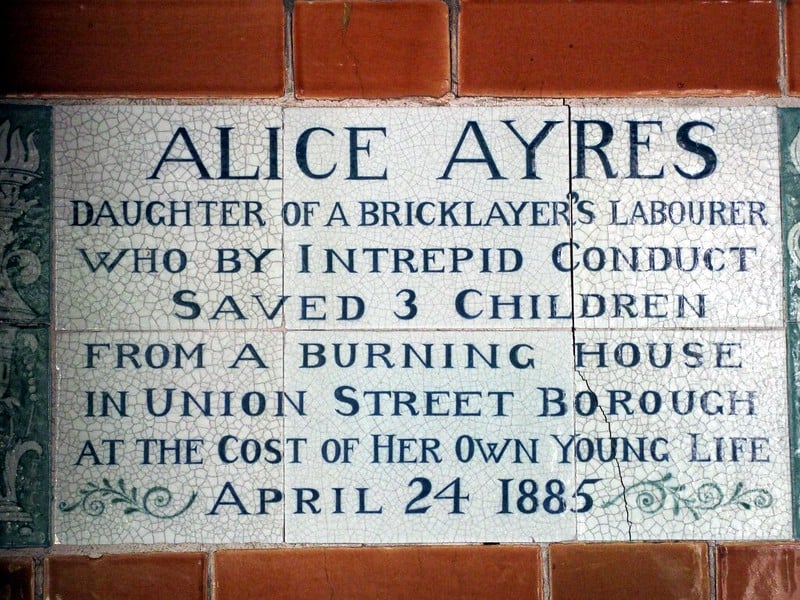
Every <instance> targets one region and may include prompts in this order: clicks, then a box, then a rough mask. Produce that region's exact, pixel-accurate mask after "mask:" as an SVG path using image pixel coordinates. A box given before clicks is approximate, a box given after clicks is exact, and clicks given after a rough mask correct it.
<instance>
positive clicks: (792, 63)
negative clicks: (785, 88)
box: [784, 0, 800, 96]
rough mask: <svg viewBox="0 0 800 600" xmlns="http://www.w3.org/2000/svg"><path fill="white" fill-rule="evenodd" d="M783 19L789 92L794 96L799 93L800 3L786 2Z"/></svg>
mask: <svg viewBox="0 0 800 600" xmlns="http://www.w3.org/2000/svg"><path fill="white" fill-rule="evenodd" d="M785 19H786V21H785V30H784V35H785V36H786V63H787V67H788V71H789V73H788V83H789V93H790V94H793V95H795V96H796V95H798V94H800V5H798V3H797V0H788V1H787V2H786V15H785Z"/></svg>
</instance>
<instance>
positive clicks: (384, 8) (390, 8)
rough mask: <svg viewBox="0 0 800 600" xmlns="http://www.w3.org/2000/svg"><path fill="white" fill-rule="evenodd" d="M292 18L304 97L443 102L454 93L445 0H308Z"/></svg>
mask: <svg viewBox="0 0 800 600" xmlns="http://www.w3.org/2000/svg"><path fill="white" fill-rule="evenodd" d="M293 17H294V18H293V26H294V30H293V36H292V40H293V42H294V70H295V75H296V85H295V93H296V94H297V96H298V97H299V98H387V97H398V96H436V97H439V96H443V95H444V94H445V93H447V92H448V91H449V90H450V36H449V23H448V15H447V4H445V3H444V2H442V1H441V0H401V1H399V2H398V1H395V2H370V1H369V0H355V1H351V2H330V1H328V2H315V1H313V0H311V1H306V0H301V1H300V2H296V3H295V5H294V13H293Z"/></svg>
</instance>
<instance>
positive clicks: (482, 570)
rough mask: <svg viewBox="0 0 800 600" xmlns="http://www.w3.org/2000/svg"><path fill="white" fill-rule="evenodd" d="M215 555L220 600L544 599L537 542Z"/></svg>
mask: <svg viewBox="0 0 800 600" xmlns="http://www.w3.org/2000/svg"><path fill="white" fill-rule="evenodd" d="M214 561H215V564H214V573H215V577H216V583H217V586H216V589H215V593H216V595H215V597H216V598H218V600H233V599H234V598H264V597H269V598H272V599H274V600H291V599H294V598H308V599H313V598H320V599H322V598H330V597H331V596H336V597H343V598H352V599H353V600H356V599H360V598H363V599H367V598H386V599H387V600H388V599H392V600H401V599H408V600H427V599H431V600H434V599H438V598H464V599H465V600H466V599H472V598H475V599H477V598H499V599H503V600H516V599H520V600H522V599H523V598H524V599H525V600H540V599H541V597H542V568H541V557H540V551H539V548H538V547H537V546H461V547H459V546H449V547H445V546H440V547H434V548H431V547H421V546H416V547H394V548H374V547H373V548H293V549H281V550H254V551H242V550H228V551H221V552H217V553H216V554H215V557H214ZM253 573H258V574H259V576H258V577H253V576H252V574H253Z"/></svg>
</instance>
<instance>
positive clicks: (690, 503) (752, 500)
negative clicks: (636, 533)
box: [602, 473, 774, 521]
mask: <svg viewBox="0 0 800 600" xmlns="http://www.w3.org/2000/svg"><path fill="white" fill-rule="evenodd" d="M628 496H633V500H634V506H635V507H636V508H637V509H639V510H640V511H641V512H643V513H645V514H646V515H655V514H657V513H660V512H661V511H663V510H671V511H672V514H673V516H675V517H678V516H680V515H681V513H682V512H683V511H685V512H686V513H688V514H689V515H691V517H692V518H693V519H694V520H695V521H697V520H699V519H700V518H701V517H702V516H703V513H706V512H709V511H715V510H719V509H722V508H725V507H729V506H736V507H739V508H743V509H744V510H753V509H764V508H769V507H770V506H772V503H773V502H774V498H773V496H772V494H771V493H770V492H769V490H766V489H764V488H752V489H745V486H744V483H743V482H741V481H740V482H738V483H737V484H736V485H735V486H734V488H733V490H732V491H731V492H730V493H729V494H726V493H725V491H724V490H723V488H722V486H720V485H719V484H718V483H715V482H706V483H703V484H701V485H700V486H699V487H697V489H696V490H695V492H694V493H692V492H691V491H690V490H688V488H687V486H686V485H684V484H679V483H677V482H676V481H675V480H674V476H673V475H672V473H666V474H665V475H664V476H663V477H660V478H656V479H643V480H641V481H638V482H636V483H634V484H633V485H631V486H628V487H627V488H626V489H625V491H624V492H623V493H621V494H618V495H617V496H614V497H613V498H611V499H610V500H608V501H607V502H605V503H604V504H602V508H608V507H610V506H613V505H614V504H617V503H618V502H619V501H620V500H623V498H625V497H628Z"/></svg>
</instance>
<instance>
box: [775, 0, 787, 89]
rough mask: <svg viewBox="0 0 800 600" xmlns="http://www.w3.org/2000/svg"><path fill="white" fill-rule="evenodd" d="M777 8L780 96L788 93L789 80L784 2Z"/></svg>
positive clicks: (782, 0) (778, 3)
mask: <svg viewBox="0 0 800 600" xmlns="http://www.w3.org/2000/svg"><path fill="white" fill-rule="evenodd" d="M775 4H776V5H777V8H778V88H779V90H780V94H781V96H783V97H785V96H787V95H788V93H789V79H788V66H787V48H786V0H778V2H776V3H775Z"/></svg>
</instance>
